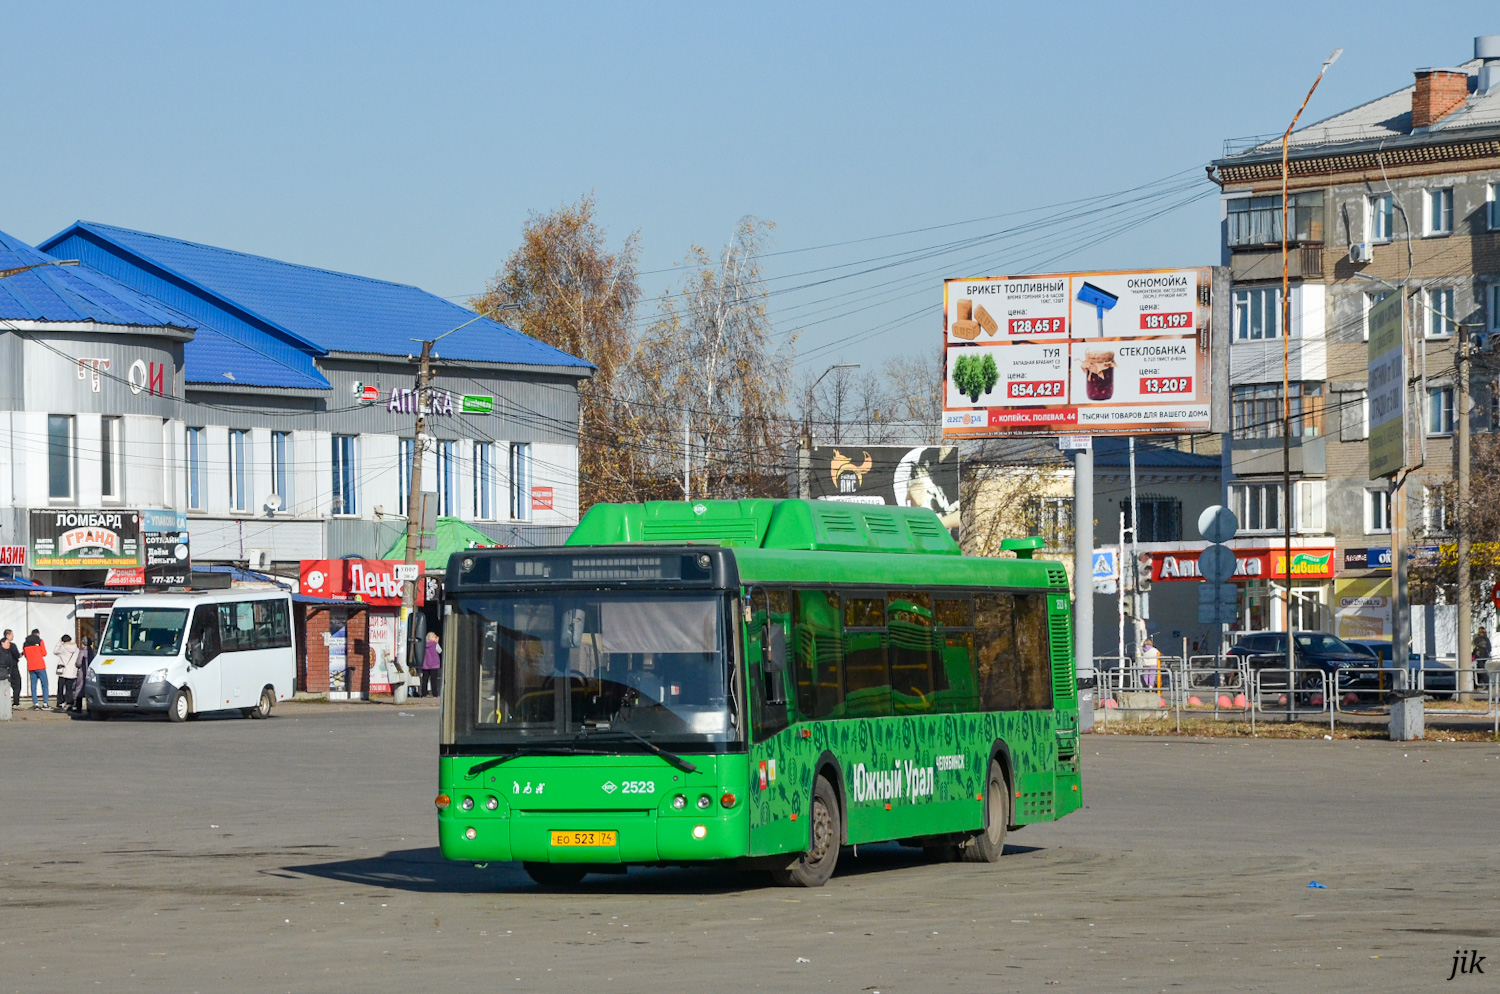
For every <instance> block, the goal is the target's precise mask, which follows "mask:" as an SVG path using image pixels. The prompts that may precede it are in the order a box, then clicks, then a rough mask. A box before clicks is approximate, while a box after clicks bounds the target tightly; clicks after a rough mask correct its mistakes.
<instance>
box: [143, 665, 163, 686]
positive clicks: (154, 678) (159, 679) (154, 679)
mask: <svg viewBox="0 0 1500 994" xmlns="http://www.w3.org/2000/svg"><path fill="white" fill-rule="evenodd" d="M146 682H147V683H166V682H167V669H166V667H162V668H161V669H159V670H157V671H156V672H155V673H152V674H151V675H150V676H148V677H146Z"/></svg>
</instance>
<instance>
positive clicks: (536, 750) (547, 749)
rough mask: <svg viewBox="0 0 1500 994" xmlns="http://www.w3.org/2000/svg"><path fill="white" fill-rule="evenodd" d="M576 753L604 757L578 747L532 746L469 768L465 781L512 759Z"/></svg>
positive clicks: (594, 750)
mask: <svg viewBox="0 0 1500 994" xmlns="http://www.w3.org/2000/svg"><path fill="white" fill-rule="evenodd" d="M576 752H586V753H589V754H590V755H594V756H599V755H604V751H603V750H599V749H579V748H578V747H577V746H573V745H556V746H532V747H530V748H529V749H519V750H517V751H516V752H512V753H509V754H507V755H504V756H497V757H496V758H494V759H486V760H485V761H484V762H482V763H475V764H474V765H473V766H471V767H469V772H468V773H467V774H465V775H464V779H465V780H473V779H474V778H475V777H477V776H479V774H481V773H483V772H484V771H485V770H493V769H494V768H495V767H497V766H499V765H500V764H501V763H508V762H510V761H511V760H512V759H522V758H524V757H526V756H570V755H572V754H573V753H576Z"/></svg>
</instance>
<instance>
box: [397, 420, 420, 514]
mask: <svg viewBox="0 0 1500 994" xmlns="http://www.w3.org/2000/svg"><path fill="white" fill-rule="evenodd" d="M397 447H398V449H399V455H397V457H396V491H397V492H396V507H397V508H398V509H399V510H398V511H397V512H396V513H398V514H400V515H402V516H403V517H405V515H406V503H407V498H409V497H410V496H411V467H412V461H413V459H414V455H413V453H415V452H416V443H415V442H414V441H413V440H412V439H409V438H403V439H401V440H400V443H399V445H398V446H397Z"/></svg>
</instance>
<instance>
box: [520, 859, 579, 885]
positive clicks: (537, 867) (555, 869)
mask: <svg viewBox="0 0 1500 994" xmlns="http://www.w3.org/2000/svg"><path fill="white" fill-rule="evenodd" d="M521 869H523V870H525V871H526V875H527V876H528V877H530V878H531V879H532V880H533V881H535V882H536V883H537V884H538V885H539V886H542V887H573V886H576V885H577V884H578V883H580V882H582V880H583V877H584V875H585V874H586V873H588V872H589V871H588V870H586V869H584V868H583V867H581V866H579V865H578V864H576V863H531V862H525V863H522V864H521Z"/></svg>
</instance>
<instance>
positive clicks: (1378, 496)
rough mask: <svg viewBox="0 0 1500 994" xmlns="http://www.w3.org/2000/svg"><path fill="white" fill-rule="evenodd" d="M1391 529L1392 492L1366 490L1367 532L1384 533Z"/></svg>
mask: <svg viewBox="0 0 1500 994" xmlns="http://www.w3.org/2000/svg"><path fill="white" fill-rule="evenodd" d="M1390 530H1391V494H1390V491H1388V490H1366V491H1365V534H1366V535H1384V534H1386V533H1388V532H1390Z"/></svg>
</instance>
